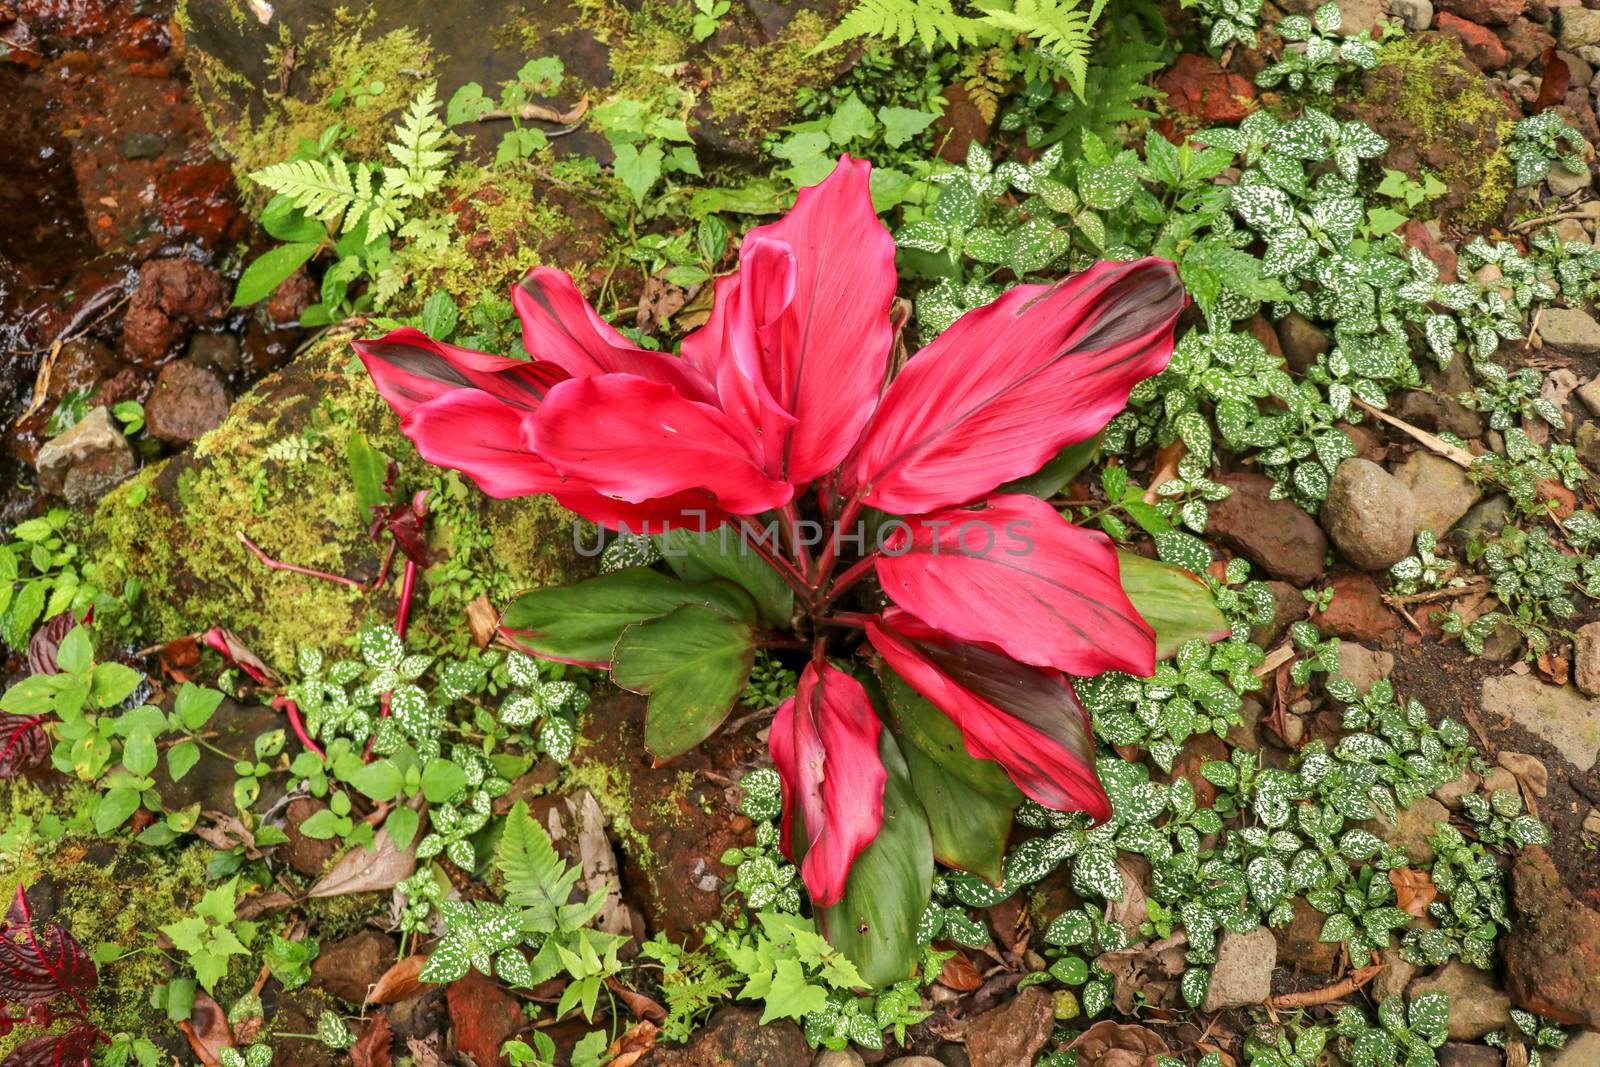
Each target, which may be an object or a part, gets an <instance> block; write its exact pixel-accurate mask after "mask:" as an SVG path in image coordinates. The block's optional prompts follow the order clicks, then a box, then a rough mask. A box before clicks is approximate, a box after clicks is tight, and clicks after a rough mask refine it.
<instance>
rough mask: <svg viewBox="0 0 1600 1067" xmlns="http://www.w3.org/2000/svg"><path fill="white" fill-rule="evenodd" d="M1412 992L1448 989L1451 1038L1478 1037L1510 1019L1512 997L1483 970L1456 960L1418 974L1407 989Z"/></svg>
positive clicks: (1443, 991) (1445, 991) (1469, 1038)
mask: <svg viewBox="0 0 1600 1067" xmlns="http://www.w3.org/2000/svg"><path fill="white" fill-rule="evenodd" d="M1406 992H1407V993H1408V994H1410V995H1411V996H1413V997H1415V996H1419V995H1421V994H1423V993H1446V994H1448V995H1449V997H1450V1031H1449V1032H1450V1039H1451V1040H1452V1041H1476V1040H1478V1038H1480V1037H1483V1036H1484V1035H1485V1034H1492V1033H1494V1032H1495V1031H1496V1030H1499V1029H1502V1028H1504V1027H1505V1026H1506V1025H1507V1024H1508V1023H1510V1022H1511V998H1510V997H1508V996H1506V994H1505V991H1504V990H1502V989H1500V988H1498V987H1497V986H1496V985H1495V984H1494V979H1493V978H1492V977H1491V976H1490V975H1489V974H1487V973H1486V972H1484V971H1480V970H1478V968H1476V967H1473V966H1471V965H1470V964H1466V963H1462V962H1461V961H1460V960H1456V961H1454V962H1452V963H1448V964H1446V965H1445V966H1443V967H1441V968H1439V969H1438V970H1437V971H1434V972H1433V973H1432V974H1430V975H1428V976H1427V977H1426V978H1418V979H1417V980H1416V981H1414V982H1412V983H1411V985H1410V987H1409V988H1408V989H1407V990H1406Z"/></svg>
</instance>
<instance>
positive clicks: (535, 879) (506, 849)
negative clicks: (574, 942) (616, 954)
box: [495, 802, 606, 934]
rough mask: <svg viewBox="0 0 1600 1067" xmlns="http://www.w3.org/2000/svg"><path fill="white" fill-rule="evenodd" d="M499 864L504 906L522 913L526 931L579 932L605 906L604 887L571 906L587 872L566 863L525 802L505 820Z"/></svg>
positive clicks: (514, 809) (513, 809)
mask: <svg viewBox="0 0 1600 1067" xmlns="http://www.w3.org/2000/svg"><path fill="white" fill-rule="evenodd" d="M495 866H496V867H497V868H498V869H499V871H500V873H501V874H502V875H504V876H505V880H506V903H507V904H512V905H515V906H517V907H519V908H522V909H523V912H522V928H523V929H524V930H527V931H529V932H530V933H538V934H553V933H560V932H568V931H573V930H577V929H579V928H580V927H582V926H584V925H585V924H586V923H588V922H589V920H590V919H593V918H594V917H595V915H597V914H598V913H599V911H600V908H601V906H602V905H604V904H605V899H606V892H605V890H603V889H599V890H596V891H595V892H593V893H591V894H590V895H589V898H588V899H587V900H585V901H582V902H581V903H577V904H569V903H568V901H569V900H570V899H571V897H572V890H573V887H574V886H576V885H577V884H578V878H579V877H580V876H581V875H582V874H583V871H582V870H581V869H579V868H577V867H568V866H567V865H566V864H565V863H563V862H562V860H561V856H560V855H559V854H558V853H557V852H556V849H555V845H553V844H551V842H550V835H549V834H547V833H545V831H544V827H542V826H540V825H539V824H538V823H537V822H535V821H534V819H533V816H532V815H530V814H528V805H527V804H525V803H520V802H519V803H518V804H517V806H516V807H514V808H512V809H511V812H510V814H508V815H507V816H506V826H505V833H504V834H503V835H502V836H501V838H500V846H499V848H498V849H496V851H495Z"/></svg>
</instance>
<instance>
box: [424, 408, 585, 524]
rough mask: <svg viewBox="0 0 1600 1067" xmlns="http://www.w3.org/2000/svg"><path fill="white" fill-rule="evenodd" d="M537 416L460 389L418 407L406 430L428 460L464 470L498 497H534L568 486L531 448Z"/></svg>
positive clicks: (482, 486)
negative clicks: (532, 426) (530, 429)
mask: <svg viewBox="0 0 1600 1067" xmlns="http://www.w3.org/2000/svg"><path fill="white" fill-rule="evenodd" d="M533 417H534V416H533V412H532V411H530V410H529V409H527V408H522V407H515V406H513V405H511V404H507V403H505V402H504V401H503V400H501V399H499V398H498V397H495V396H491V395H490V394H488V393H486V392H483V391H482V390H480V389H456V390H454V391H452V392H449V393H445V394H443V395H442V396H438V397H435V398H434V399H432V400H429V401H428V402H427V403H424V404H418V405H417V406H416V407H414V408H412V409H411V410H410V411H409V412H407V413H406V415H405V416H404V417H403V418H402V419H401V420H400V431H401V432H402V433H404V434H405V435H406V436H407V437H409V438H410V439H411V442H412V444H414V445H416V446H417V451H418V452H419V453H421V454H422V458H423V459H425V460H427V461H428V462H429V463H432V464H434V465H435V466H439V467H449V468H450V469H451V470H458V471H461V472H462V473H463V474H465V475H467V476H468V477H470V478H471V479H472V480H473V481H475V482H477V483H478V488H480V489H482V490H483V491H484V492H485V493H488V494H489V495H490V496H492V497H499V498H506V497H517V496H532V495H533V494H535V493H548V492H551V491H553V490H555V489H558V488H560V487H561V485H562V479H561V476H560V475H558V474H557V473H556V472H555V471H554V470H552V469H551V468H550V464H548V463H546V462H545V461H544V460H542V459H540V458H539V457H538V456H536V455H534V454H533V451H532V449H531V448H530V447H529V444H528V442H529V441H531V436H532V435H531V433H530V432H529V428H530V426H531V423H532V420H533Z"/></svg>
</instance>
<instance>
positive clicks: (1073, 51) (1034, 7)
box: [980, 0, 1106, 99]
mask: <svg viewBox="0 0 1600 1067" xmlns="http://www.w3.org/2000/svg"><path fill="white" fill-rule="evenodd" d="M1105 5H1106V0H1093V3H1091V4H1090V5H1089V7H1088V8H1087V9H1085V8H1084V7H1083V6H1082V5H1081V4H1080V3H1079V0H1016V3H1015V4H1014V5H1013V6H1012V7H1011V8H1010V9H1009V10H1008V9H1006V8H1003V7H998V6H996V7H985V8H983V9H982V10H983V18H982V19H981V20H980V21H982V22H984V23H985V24H987V25H990V26H993V27H995V28H996V29H1000V30H1004V31H1006V32H1008V33H1015V34H1021V35H1023V36H1026V37H1029V38H1031V39H1032V40H1033V42H1034V45H1035V47H1036V48H1037V49H1038V51H1039V53H1040V55H1041V56H1043V57H1044V58H1045V59H1046V60H1048V61H1050V62H1051V63H1053V64H1054V65H1055V66H1056V67H1057V68H1058V69H1059V70H1060V71H1061V73H1062V74H1063V75H1065V77H1066V79H1067V82H1068V83H1069V84H1070V85H1071V86H1072V91H1073V92H1075V93H1077V94H1078V98H1079V99H1082V98H1083V94H1084V81H1085V79H1086V78H1087V76H1088V73H1089V50H1090V48H1091V47H1092V46H1093V44H1094V32H1093V31H1094V24H1095V22H1096V21H1097V20H1098V19H1099V18H1100V12H1101V11H1102V10H1103V9H1104V8H1105Z"/></svg>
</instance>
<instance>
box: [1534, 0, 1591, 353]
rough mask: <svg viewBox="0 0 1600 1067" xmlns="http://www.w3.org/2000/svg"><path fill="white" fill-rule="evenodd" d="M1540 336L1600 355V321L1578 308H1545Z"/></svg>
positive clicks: (1575, 350)
mask: <svg viewBox="0 0 1600 1067" xmlns="http://www.w3.org/2000/svg"><path fill="white" fill-rule="evenodd" d="M1569 10H1570V9H1569ZM1596 14H1600V12H1596ZM1539 336H1540V337H1542V338H1544V343H1545V346H1546V347H1548V348H1558V349H1560V350H1561V351H1563V352H1567V353H1569V354H1571V355H1574V356H1600V322H1596V321H1594V316H1593V315H1591V314H1589V313H1588V312H1586V311H1580V310H1579V309H1578V308H1545V309H1544V314H1543V315H1540V316H1539Z"/></svg>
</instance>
